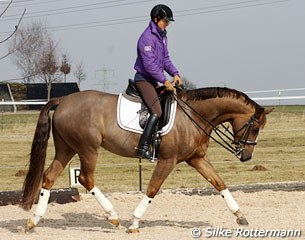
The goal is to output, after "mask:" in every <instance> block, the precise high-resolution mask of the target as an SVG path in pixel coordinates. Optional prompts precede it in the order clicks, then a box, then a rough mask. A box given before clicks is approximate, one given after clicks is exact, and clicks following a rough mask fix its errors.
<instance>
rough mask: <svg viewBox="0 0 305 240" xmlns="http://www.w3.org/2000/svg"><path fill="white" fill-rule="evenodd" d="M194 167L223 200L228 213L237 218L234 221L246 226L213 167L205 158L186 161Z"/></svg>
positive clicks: (242, 216) (245, 221) (237, 207)
mask: <svg viewBox="0 0 305 240" xmlns="http://www.w3.org/2000/svg"><path fill="white" fill-rule="evenodd" d="M187 163H188V164H189V165H190V166H192V167H194V168H195V169H196V170H197V171H198V172H199V173H200V174H201V175H202V176H203V177H204V178H205V179H206V180H207V181H208V182H210V183H211V184H212V185H213V186H214V187H215V188H216V189H217V190H218V191H219V192H220V194H221V196H222V197H223V198H224V200H225V202H226V204H227V206H228V208H229V209H230V211H231V212H232V213H233V214H234V215H235V216H236V217H237V219H236V221H237V223H238V224H240V225H248V221H247V219H246V218H245V216H244V215H243V214H242V212H241V211H240V209H239V206H238V204H237V202H236V201H235V199H234V197H233V196H232V194H231V193H230V191H229V189H227V187H226V185H225V183H224V182H223V180H222V179H221V178H220V177H219V175H218V174H217V173H216V171H215V169H214V167H213V166H212V164H211V163H210V161H209V160H208V159H207V158H196V159H191V160H189V161H187Z"/></svg>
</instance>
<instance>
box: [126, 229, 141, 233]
mask: <svg viewBox="0 0 305 240" xmlns="http://www.w3.org/2000/svg"><path fill="white" fill-rule="evenodd" d="M139 232H140V231H139V228H129V229H128V230H127V233H139Z"/></svg>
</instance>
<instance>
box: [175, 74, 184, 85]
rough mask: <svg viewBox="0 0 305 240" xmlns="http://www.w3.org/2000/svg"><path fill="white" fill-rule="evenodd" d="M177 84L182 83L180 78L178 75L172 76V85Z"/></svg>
mask: <svg viewBox="0 0 305 240" xmlns="http://www.w3.org/2000/svg"><path fill="white" fill-rule="evenodd" d="M176 84H178V86H181V85H182V79H181V78H180V76H179V75H175V76H174V85H176Z"/></svg>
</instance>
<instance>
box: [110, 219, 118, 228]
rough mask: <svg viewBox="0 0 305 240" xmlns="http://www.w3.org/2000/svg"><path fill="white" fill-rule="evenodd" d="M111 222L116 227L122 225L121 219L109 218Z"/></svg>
mask: <svg viewBox="0 0 305 240" xmlns="http://www.w3.org/2000/svg"><path fill="white" fill-rule="evenodd" d="M109 223H110V224H111V225H113V226H115V227H118V226H119V225H120V222H119V219H109Z"/></svg>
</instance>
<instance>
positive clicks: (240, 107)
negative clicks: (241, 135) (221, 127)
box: [201, 97, 254, 125]
mask: <svg viewBox="0 0 305 240" xmlns="http://www.w3.org/2000/svg"><path fill="white" fill-rule="evenodd" d="M202 105H203V107H202V108H201V112H202V114H203V115H204V116H206V117H207V119H209V120H210V121H211V122H213V124H214V125H218V124H220V123H223V122H226V121H231V120H232V119H233V118H234V117H236V116H237V115H241V114H244V115H248V114H249V115H251V114H253V113H254V108H253V107H252V106H251V105H250V104H246V103H245V102H244V101H242V100H241V99H237V98H229V97H227V98H226V97H223V98H215V99H209V101H204V104H202Z"/></svg>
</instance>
